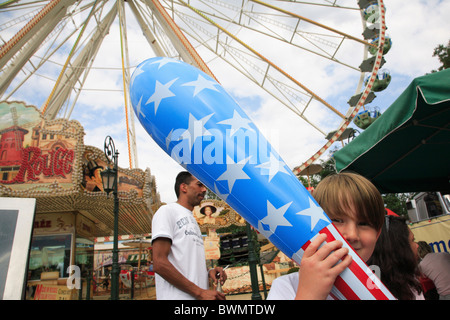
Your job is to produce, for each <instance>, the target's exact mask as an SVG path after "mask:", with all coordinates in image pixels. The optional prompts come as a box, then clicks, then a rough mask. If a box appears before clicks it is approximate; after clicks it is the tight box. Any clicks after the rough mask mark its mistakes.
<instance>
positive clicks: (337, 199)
mask: <svg viewBox="0 0 450 320" xmlns="http://www.w3.org/2000/svg"><path fill="white" fill-rule="evenodd" d="M313 196H314V198H315V199H316V201H317V202H318V203H319V205H320V206H321V207H322V208H323V210H324V211H325V212H326V213H327V215H328V216H329V217H330V219H331V220H332V221H333V223H334V225H335V226H336V228H337V229H338V231H339V232H340V233H341V234H342V236H343V238H344V239H345V240H346V241H347V242H348V244H349V245H350V246H351V247H352V248H353V249H354V250H355V251H356V253H357V254H358V255H359V256H360V257H361V259H363V260H364V261H365V262H367V261H368V260H369V258H370V257H371V256H372V253H373V251H374V248H375V244H376V242H377V240H378V237H379V236H380V233H381V228H382V226H383V223H384V215H385V208H384V203H383V199H382V197H381V194H380V193H379V191H378V190H377V188H376V187H375V186H374V185H373V184H372V183H371V182H370V181H369V180H367V179H366V178H364V177H363V176H360V175H358V174H355V173H340V174H335V175H331V176H328V177H326V178H325V179H323V180H322V181H321V182H320V183H319V185H318V186H317V188H316V189H315V190H314V193H313ZM325 241H326V235H325V234H319V235H317V237H316V238H315V239H313V240H312V241H311V244H310V245H309V246H308V248H306V250H305V252H304V254H303V258H302V260H301V264H300V270H299V272H298V273H291V274H288V275H285V276H281V277H279V278H277V279H275V280H274V281H273V283H272V287H271V290H270V293H269V296H268V299H270V300H293V299H299V300H305V299H307V300H324V299H332V297H331V296H330V291H331V288H332V287H333V284H334V282H335V280H336V278H337V277H338V276H339V274H341V273H342V272H343V271H344V270H345V269H346V268H347V267H348V266H349V265H350V263H351V261H352V258H351V256H350V255H348V249H347V248H345V247H343V243H342V242H341V241H338V240H336V241H332V242H329V243H326V244H324V245H322V244H323V243H324V242H325Z"/></svg>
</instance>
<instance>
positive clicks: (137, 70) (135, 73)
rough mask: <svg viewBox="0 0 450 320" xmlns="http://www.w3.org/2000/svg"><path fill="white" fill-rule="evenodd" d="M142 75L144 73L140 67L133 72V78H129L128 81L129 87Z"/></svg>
mask: <svg viewBox="0 0 450 320" xmlns="http://www.w3.org/2000/svg"><path fill="white" fill-rule="evenodd" d="M142 73H144V70H142V66H141V67H139V68H136V70H134V72H133V77H132V78H131V81H130V87H133V84H134V79H136V78H137V77H138V76H139V75H140V74H142Z"/></svg>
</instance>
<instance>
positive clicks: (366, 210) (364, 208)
mask: <svg viewBox="0 0 450 320" xmlns="http://www.w3.org/2000/svg"><path fill="white" fill-rule="evenodd" d="M313 197H314V198H315V199H316V201H317V202H318V203H319V205H320V206H321V207H322V209H323V210H324V211H325V213H326V214H327V215H328V216H329V217H330V219H335V218H339V217H343V216H348V211H349V208H351V207H352V206H353V207H354V209H355V210H356V212H357V213H358V219H360V220H361V221H364V222H366V223H367V224H368V225H370V226H371V227H373V228H374V229H376V230H377V231H379V230H381V227H382V226H383V223H384V215H385V209H384V202H383V198H382V197H381V194H380V192H379V191H378V189H377V188H376V187H375V186H374V185H373V184H372V182H370V181H369V180H368V179H366V178H365V177H363V176H361V175H359V174H356V173H350V172H345V173H339V174H333V175H330V176H327V177H326V178H324V179H323V180H322V181H321V182H320V183H319V184H318V186H317V187H316V189H315V190H314V192H313Z"/></svg>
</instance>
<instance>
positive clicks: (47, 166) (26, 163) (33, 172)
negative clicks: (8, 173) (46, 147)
mask: <svg viewBox="0 0 450 320" xmlns="http://www.w3.org/2000/svg"><path fill="white" fill-rule="evenodd" d="M49 156H50V159H49ZM74 159H75V152H74V151H73V150H68V149H63V148H59V149H57V150H51V151H50V152H49V153H48V154H42V150H41V149H40V148H38V147H27V148H25V149H23V150H22V159H21V162H20V168H19V172H18V173H17V175H16V176H15V177H14V179H12V180H10V181H6V180H0V183H4V184H13V183H25V182H27V181H39V180H40V179H39V177H38V176H39V175H41V174H43V175H44V176H45V177H52V176H59V177H61V178H66V175H67V174H70V173H71V172H72V166H73V161H74ZM25 175H26V178H25Z"/></svg>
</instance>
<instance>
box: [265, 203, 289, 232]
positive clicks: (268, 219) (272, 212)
mask: <svg viewBox="0 0 450 320" xmlns="http://www.w3.org/2000/svg"><path fill="white" fill-rule="evenodd" d="M291 204H292V201H291V202H289V203H286V204H285V205H284V206H281V207H280V208H278V209H276V208H275V207H274V206H273V205H272V204H271V203H270V201H269V200H267V216H265V217H264V218H263V219H261V222H262V223H264V224H267V225H269V229H270V231H271V232H272V233H275V231H276V230H277V228H278V227H279V226H285V227H292V224H291V223H290V222H289V221H288V220H287V219H286V218H285V217H284V214H285V213H286V211H287V209H288V208H289V206H290V205H291ZM266 232H267V231H266Z"/></svg>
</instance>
